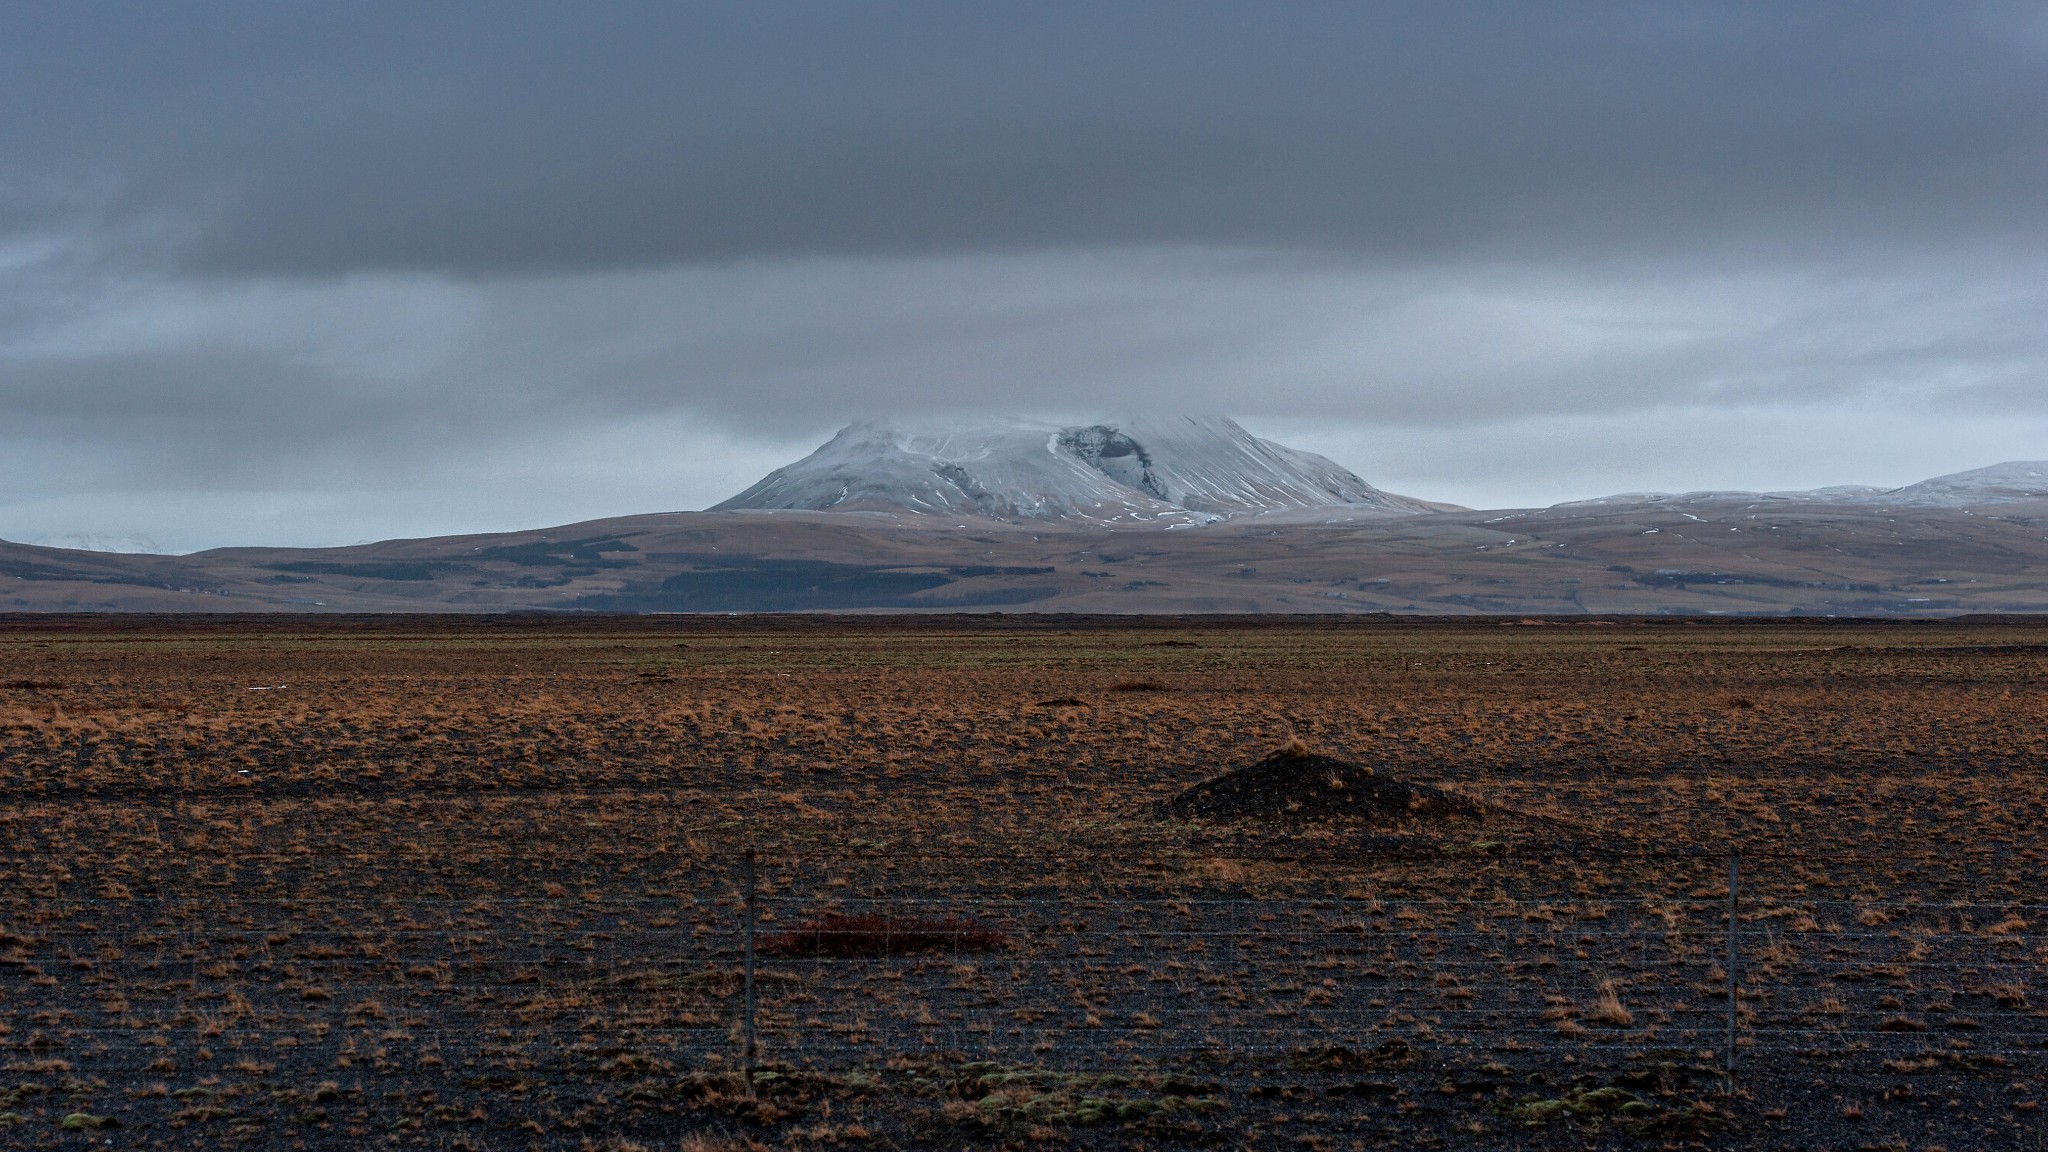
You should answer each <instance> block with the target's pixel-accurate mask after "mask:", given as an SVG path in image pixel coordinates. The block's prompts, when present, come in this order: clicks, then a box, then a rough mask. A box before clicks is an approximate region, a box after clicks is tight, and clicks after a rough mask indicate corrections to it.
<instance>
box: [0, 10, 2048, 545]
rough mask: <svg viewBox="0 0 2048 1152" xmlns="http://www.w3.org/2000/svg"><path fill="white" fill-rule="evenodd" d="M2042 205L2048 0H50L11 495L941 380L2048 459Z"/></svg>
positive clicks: (599, 430) (3, 323)
mask: <svg viewBox="0 0 2048 1152" xmlns="http://www.w3.org/2000/svg"><path fill="white" fill-rule="evenodd" d="M2044 205H2048V16H2043V14H2042V12H2041V9H2040V8H2039V7H2038V6H2033V5H2023V4H1989V3H1987V4H1957V3H1946V4H1919V5H1903V4H1870V3H1858V4H1802V5H1785V4H1780V3H1770V4H1741V3H1715V4H1695V5H1684V4H1672V5H1639V4H1589V3H1554V4H1544V5H1512V4H1457V3H1449V2H1444V0H1436V2H1431V3H1417V4H1406V5H1402V4H1374V5H1361V4H1350V3H1342V4H1327V5H1317V4H1293V5H1252V4H1217V3H1197V2H1186V0H1182V2H1174V3H1163V2H1162V3H1132V4H1099V3H1090V4H1080V3H1076V4H1053V3H1047V4H1034V5H1019V6H996V5H959V4H939V3H932V4H885V3H876V2H863V3H851V2H849V3H814V4H780V5H778V4H765V3H764V4H747V5H732V6H717V5H701V4H699V5H677V4H666V3H660V4H657V3H649V4H605V5H599V4H588V5H566V4H530V5H520V4H516V3H513V2H512V0H497V2H493V3H490V4H474V5H463V4H457V3H445V4H435V5H428V6H421V5H416V4H396V3H393V4H377V3H370V2H367V0H359V2H353V3H299V4H276V3H244V4H225V3H206V2H202V0H194V2H192V3H187V4H181V5H178V6H176V7H174V8H165V7H163V6H161V5H155V4H133V5H124V4H114V3H105V4H94V5H81V4H74V3H66V4H48V5H30V4H18V5H11V6H9V7H8V8H7V9H6V10H5V11H4V12H0V482H4V483H6V484H8V485H10V486H11V490H12V491H13V492H15V493H16V495H15V496H14V497H13V498H12V501H11V502H7V501H0V536H9V537H15V538H19V537H21V536H30V535H38V534H43V535H62V534H64V533H63V532H62V531H60V530H59V529H61V528H62V527H63V526H64V525H66V524H69V523H71V522H72V521H77V522H78V523H77V524H76V527H77V529H78V530H80V531H90V532H99V533H108V534H125V533H135V532H143V533H150V532H154V533H155V534H157V535H158V536H160V537H163V538H166V539H167V540H168V539H175V540H178V541H181V542H191V543H218V542H226V541H229V540H253V539H256V538H259V536H258V533H269V534H270V535H269V536H267V537H262V538H276V532H277V530H278V526H279V525H280V524H284V523H290V524H292V525H294V526H293V527H292V529H291V531H292V532H294V533H296V535H293V536H292V538H293V539H294V540H296V541H298V542H314V541H316V540H323V539H342V538H348V539H353V538H355V537H356V536H357V535H376V534H385V533H390V532H406V531H429V530H431V531H449V530H455V529H458V528H462V527H510V526H515V525H519V524H530V523H535V522H539V521H542V520H545V519H548V518H550V517H560V516H568V515H597V514H603V513H607V512H621V511H629V510H638V509H643V508H649V507H678V506H690V505H693V504H702V503H708V502H710V501H713V500H716V499H718V498H720V497H722V496H724V495H726V494H729V492H730V491H731V490H734V489H737V488H738V487H742V486H744V484H745V483H746V482H748V481H750V480H751V479H752V478H753V473H754V472H755V471H757V470H758V469H759V468H760V467H763V466H765V465H766V464H768V463H772V462H774V461H775V459H776V457H777V456H778V455H780V454H783V453H786V452H789V451H792V450H795V449H796V448H799V447H800V446H802V445H803V444H804V443H805V441H806V440H808V439H809V438H812V437H817V436H822V435H823V434H824V433H826V432H828V431H829V430H830V428H831V426H833V425H834V424H837V423H839V422H842V421H843V420H844V419H847V418H851V417H854V416H859V415H867V414H875V413H886V412H889V411H894V410H904V409H925V408H945V409H949V410H953V411H976V410H981V411H1037V412H1044V413H1075V412H1086V411H1090V410H1095V409H1099V408H1103V407H1127V406H1131V405H1150V406H1157V407H1168V408H1175V407H1177V408H1183V409H1191V410H1221V411H1230V412H1235V413H1238V414H1240V415H1244V416H1247V417H1252V418H1264V419H1266V420H1269V421H1271V422H1273V423H1272V426H1273V427H1274V428H1275V429H1282V428H1286V429H1293V430H1295V431H1296V432H1298V433H1300V434H1302V435H1311V436H1316V437H1320V439H1319V443H1320V445H1321V446H1323V447H1325V448H1328V449H1330V450H1332V451H1335V452H1338V453H1339V454H1340V456H1342V457H1343V458H1344V460H1345V462H1346V463H1348V464H1350V465H1352V466H1353V467H1355V468H1358V469H1359V470H1360V471H1361V472H1363V473H1365V474H1366V475H1367V476H1368V477H1369V478H1371V479H1373V480H1375V481H1376V482H1385V483H1393V484H1399V483H1401V482H1403V481H1404V480H1414V481H1416V482H1418V483H1421V484H1425V485H1429V486H1432V487H1431V490H1427V491H1423V492H1421V493H1420V494H1423V495H1444V496H1450V497H1454V498H1461V499H1466V500H1475V499H1476V500H1481V501H1482V502H1490V503H1524V502H1527V501H1528V500H1529V499H1531V498H1533V497H1534V496H1536V495H1541V496H1544V497H1548V498H1561V497H1564V496H1583V495H1594V494H1597V493H1598V492H1599V491H1601V490H1603V488H1602V487H1587V486H1589V485H1599V486H1610V485H1611V486H1620V487H1647V486H1651V484H1652V483H1654V482H1656V481H1653V480H1650V479H1647V478H1646V479H1645V481H1644V482H1641V483H1620V484H1613V483H1612V482H1613V481H1617V480H1622V479H1624V478H1625V477H1626V476H1632V475H1637V474H1640V473H1641V472H1642V471H1643V470H1644V469H1649V470H1650V471H1652V472H1655V468H1654V464H1655V463H1656V461H1657V460H1660V459H1669V458H1671V455H1670V454H1669V453H1665V454H1661V455H1660V454H1657V453H1651V454H1650V455H1648V456H1646V455H1645V453H1644V451H1643V445H1644V444H1645V443H1650V442H1653V441H1655V440H1656V439H1658V438H1663V437H1668V436H1670V435H1671V434H1672V433H1671V429H1672V428H1673V427H1675V426H1676V425H1675V424H1674V421H1682V422H1689V424H1687V426H1689V427H1691V428H1693V429H1695V438H1696V441H1697V443H1698V444H1699V445H1700V453H1702V454H1696V455H1695V456H1688V457H1686V458H1687V459H1690V460H1693V462H1694V464H1695V465H1703V464H1705V463H1709V462H1711V461H1715V460H1719V461H1724V462H1728V463H1729V464H1730V465H1731V467H1732V466H1734V465H1739V466H1740V468H1734V469H1733V470H1736V471H1739V470H1740V469H1741V468H1747V469H1748V470H1749V473H1748V474H1752V475H1756V476H1757V479H1756V480H1755V481H1753V482H1754V483H1757V484H1760V485H1761V484H1767V483H1784V482H1791V477H1790V476H1789V475H1788V473H1789V472H1797V471H1798V469H1796V468H1794V469H1788V468H1786V467H1785V466H1784V465H1783V456H1784V454H1785V453H1786V452H1788V451H1790V452H1793V453H1795V454H1798V455H1800V456H1801V457H1802V459H1801V460H1800V462H1799V463H1800V466H1801V467H1811V468H1816V469H1825V468H1827V467H1839V468H1841V469H1843V470H1844V472H1842V473H1839V474H1835V475H1831V476H1830V475H1820V476H1814V477H1812V482H1825V481H1827V480H1865V479H1870V480H1890V479H1896V480H1898V481H1901V482H1903V481H1905V480H1910V479H1914V478H1916V477H1917V475H1919V474H1923V473H1924V471H1929V470H1940V469H1943V468H1948V467H1963V466H1968V465H1971V464H1978V463H1988V462H1990V461H1991V460H1992V459H1995V458H1999V457H2000V456H2007V455H2036V456H2048V443H2040V441H2039V437H2040V434H2041V432H2042V430H2043V429H2044V428H2048V388H2044V387H2043V379H2044V377H2043V370H2044V368H2048V324H2044V323H2043V320H2044V319H2048V288H2044V287H2042V285H2048V234H2044V224H2048V209H2044ZM1756 421H1765V422H1771V423H1772V426H1773V427H1774V428H1776V429H1780V430H1782V429H1784V428H1791V427H1800V428H1813V429H1818V428H1826V427H1837V428H1839V427H1851V426H1853V427H1856V428H1858V429H1861V430H1862V432H1861V433H1860V434H1859V438H1858V439H1856V441H1855V442H1854V443H1847V442H1843V443H1840V444H1836V445H1834V446H1832V447H1830V446H1829V443H1828V440H1827V438H1825V437H1821V438H1818V439H1817V438H1816V437H1815V436H1814V435H1812V434H1811V433H1807V434H1802V435H1800V436H1798V437H1795V438H1793V439H1791V440H1789V441H1788V439H1787V438H1786V437H1785V436H1784V435H1781V434H1779V432H1770V433H1764V432H1760V431H1759V430H1758V429H1759V427H1760V426H1759V425H1758V424H1757V423H1756ZM1518 428H1519V429H1524V430H1530V429H1536V430H1537V431H1528V432H1527V434H1526V436H1525V438H1524V439H1523V440H1520V441H1517V440H1515V439H1514V437H1515V436H1517V435H1522V433H1516V432H1515V431H1514V430H1515V429H1518ZM1560 429H1572V430H1575V431H1572V432H1570V433H1569V435H1571V436H1575V437H1580V438H1582V442H1580V443H1576V444H1574V445H1573V447H1572V450H1571V451H1570V452H1563V453H1560V452H1554V451H1533V452H1532V451H1528V450H1519V451H1518V450H1515V449H1514V448H1513V445H1514V444H1517V443H1519V444H1523V445H1524V448H1525V449H1526V448H1527V447H1528V446H1529V445H1538V446H1541V445H1545V444H1547V443H1548V441H1547V440H1546V438H1547V437H1554V436H1557V435H1563V434H1564V433H1561V432H1560V431H1559V430H1560ZM2036 443H2040V450H2034V449H2032V448H2031V445H2033V444H2036ZM625 444H630V445H632V448H633V452H632V453H631V454H622V453H621V452H620V451H619V446H621V445H625ZM1795 444H1796V445H1798V447H1790V445H1795ZM1874 444H1877V445H1886V446H1887V447H1886V449H1885V453H1884V454H1883V455H1873V450H1872V449H1871V448H1870V445H1874ZM1461 445H1463V446H1464V447H1460V446H1461ZM1816 445H1818V447H1815V446H1816ZM665 453H666V455H664V454H665ZM1830 453H1832V454H1830ZM1681 455H1683V454H1681ZM629 456H630V458H629ZM1545 459H1548V460H1549V461H1550V462H1549V463H1548V464H1545V463H1543V461H1544V460H1545ZM540 461H544V463H540ZM1875 471H1882V472H1884V473H1885V474H1884V475H1876V474H1874V472H1875ZM1657 475H1659V476H1662V475H1664V474H1663V473H1657ZM1802 475H1803V474H1802ZM1667 482H1668V481H1667ZM1701 482H1703V483H1704V482H1709V481H1707V480H1705V479H1703V480H1702V481H1701ZM1711 482H1717V483H1727V482H1740V477H1733V476H1728V477H1724V476H1720V475H1717V476H1715V477H1713V478H1712V481H1711ZM1678 483H1679V484H1680V485H1681V486H1683V481H1682V480H1679V481H1678ZM394 493H396V494H398V495H397V496H394V495H393V494H394ZM351 494H353V495H351ZM1525 494H1527V495H1525ZM350 501H354V502H355V503H353V504H351V503H350ZM294 508H297V509H300V510H301V514H298V515H296V516H295V514H294V513H293V512H292V511H291V510H292V509H294ZM236 509H245V510H247V509H255V511H251V512H247V514H246V515H244V514H242V513H238V512H237V511H236ZM419 510H425V511H419ZM238 517H239V518H238ZM266 517H269V518H268V519H266ZM85 521H90V523H86V522H85ZM167 521H175V524H176V526H175V527H165V524H166V522H167ZM323 523H325V524H328V525H332V526H341V525H346V526H347V527H346V528H345V529H343V528H341V527H332V528H322V527H321V525H322V524H323Z"/></svg>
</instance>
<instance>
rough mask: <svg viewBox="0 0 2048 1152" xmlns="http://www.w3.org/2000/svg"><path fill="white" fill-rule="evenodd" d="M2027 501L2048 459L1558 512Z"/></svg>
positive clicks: (1647, 496)
mask: <svg viewBox="0 0 2048 1152" xmlns="http://www.w3.org/2000/svg"><path fill="white" fill-rule="evenodd" d="M2026 500H2048V460H2014V461H2009V462H2007V463H2004V464H1993V465H1991V466H1990V467H1988V468H1975V469H1972V470H1970V471H1968V472H1955V473H1951V474H1949V475H1947V476H1936V477H1934V478H1933V479H1931V480H1922V481H1920V482H1919V483H1916V484H1908V485H1906V486H1905V487H1903V488H1876V487H1872V486H1870V485H1866V484H1836V485H1832V486H1830V487H1827V488H1807V489H1801V490H1798V491H1786V492H1740V491H1726V492H1724V491H1705V492H1623V493H1620V494H1618V495H1614V496H1601V497H1597V498H1595V499H1592V500H1573V501H1569V502H1567V503H1564V504H1557V505H1553V507H1556V508H1562V509H1570V508H1586V507H1597V506H1603V505H1616V504H1703V503H1725V502H1732V501H1751V502H1758V501H1787V502H1792V503H1800V504H1877V505H1886V506H1899V505H1908V506H1912V507H1920V508H1967V507H1971V506H1974V505H1979V504H2013V503H2018V502H2020V501H2026Z"/></svg>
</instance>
